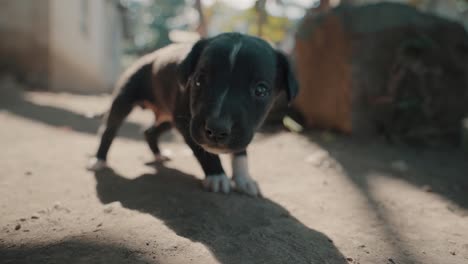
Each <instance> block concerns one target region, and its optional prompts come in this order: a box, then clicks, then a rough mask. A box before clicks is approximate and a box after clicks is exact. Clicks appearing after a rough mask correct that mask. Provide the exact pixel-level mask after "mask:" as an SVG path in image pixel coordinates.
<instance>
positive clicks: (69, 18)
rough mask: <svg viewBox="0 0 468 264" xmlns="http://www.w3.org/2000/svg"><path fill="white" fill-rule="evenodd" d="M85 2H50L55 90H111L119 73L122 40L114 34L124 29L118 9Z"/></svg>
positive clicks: (100, 0) (103, 2)
mask: <svg viewBox="0 0 468 264" xmlns="http://www.w3.org/2000/svg"><path fill="white" fill-rule="evenodd" d="M85 2H86V0H51V1H50V5H51V9H50V10H51V13H50V25H51V27H50V32H51V34H50V43H51V46H50V49H51V64H50V76H51V89H52V90H60V91H72V92H80V93H94V92H104V91H109V90H110V89H111V88H112V85H113V82H114V80H115V78H116V76H117V74H118V72H119V70H120V68H119V67H118V66H116V65H119V61H118V58H119V57H120V51H116V50H118V49H119V48H118V47H119V43H120V39H119V38H118V36H116V37H114V36H113V35H112V33H113V32H114V31H120V28H121V27H120V25H118V24H117V23H118V22H116V21H119V17H118V16H117V15H115V14H113V12H116V11H112V10H115V8H114V7H113V5H112V3H111V2H109V1H106V0H87V5H84V6H83V3H85ZM84 7H85V8H84ZM83 9H86V10H83ZM86 12H87V14H86ZM83 24H84V25H83Z"/></svg>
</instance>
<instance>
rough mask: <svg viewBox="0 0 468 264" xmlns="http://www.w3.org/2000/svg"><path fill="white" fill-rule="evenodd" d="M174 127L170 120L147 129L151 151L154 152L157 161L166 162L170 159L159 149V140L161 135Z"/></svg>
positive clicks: (147, 138) (146, 137)
mask: <svg viewBox="0 0 468 264" xmlns="http://www.w3.org/2000/svg"><path fill="white" fill-rule="evenodd" d="M171 128H172V123H171V122H169V121H164V122H162V123H160V124H157V125H156V124H155V125H152V126H151V127H150V128H148V129H147V130H145V132H144V134H145V139H146V142H147V143H148V146H149V148H150V149H151V152H153V154H154V159H155V162H165V161H168V160H169V158H168V157H166V156H164V155H162V154H161V150H160V149H159V144H158V140H159V137H160V136H161V135H162V134H163V133H164V132H166V131H169V130H170V129H171Z"/></svg>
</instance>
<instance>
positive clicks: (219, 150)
mask: <svg viewBox="0 0 468 264" xmlns="http://www.w3.org/2000/svg"><path fill="white" fill-rule="evenodd" d="M200 146H201V147H202V148H203V149H204V150H205V151H207V152H209V153H212V154H217V155H219V154H228V153H232V152H234V151H233V150H231V149H229V148H227V147H223V146H213V145H208V144H201V145H200Z"/></svg>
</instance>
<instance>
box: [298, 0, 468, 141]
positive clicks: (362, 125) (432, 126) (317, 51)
mask: <svg viewBox="0 0 468 264" xmlns="http://www.w3.org/2000/svg"><path fill="white" fill-rule="evenodd" d="M294 57H295V60H296V69H297V74H298V80H299V83H300V86H301V89H300V93H299V96H298V98H297V100H296V101H295V102H294V106H295V108H296V109H297V110H299V112H301V113H302V115H303V118H304V121H305V125H307V126H308V127H318V128H324V129H332V130H338V131H341V132H344V133H349V134H354V135H365V136H369V135H377V134H383V135H385V136H386V137H387V138H389V139H392V140H398V141H405V142H408V143H418V144H419V143H420V144H430V145H431V144H440V143H443V144H445V143H447V142H457V143H458V142H459V140H460V124H461V120H462V119H463V117H464V116H466V115H467V114H468V34H467V32H466V31H465V29H464V28H463V26H461V25H460V24H458V23H455V22H452V21H449V20H446V19H443V18H440V17H437V16H434V15H430V14H425V13H422V12H420V11H418V10H417V9H415V8H412V7H410V6H406V5H402V4H394V3H393V4H392V3H379V4H372V5H365V6H347V5H344V6H339V7H337V8H334V9H332V10H330V11H328V12H325V13H313V12H311V13H310V14H308V15H307V16H306V17H305V18H304V20H303V21H302V23H301V25H300V27H299V30H298V32H297V35H296V46H295V51H294Z"/></svg>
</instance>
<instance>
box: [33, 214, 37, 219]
mask: <svg viewBox="0 0 468 264" xmlns="http://www.w3.org/2000/svg"><path fill="white" fill-rule="evenodd" d="M31 219H39V216H38V215H37V214H33V215H32V216H31Z"/></svg>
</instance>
